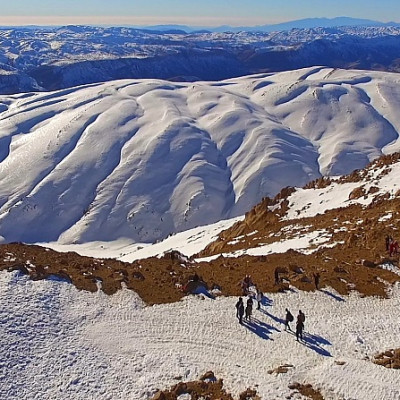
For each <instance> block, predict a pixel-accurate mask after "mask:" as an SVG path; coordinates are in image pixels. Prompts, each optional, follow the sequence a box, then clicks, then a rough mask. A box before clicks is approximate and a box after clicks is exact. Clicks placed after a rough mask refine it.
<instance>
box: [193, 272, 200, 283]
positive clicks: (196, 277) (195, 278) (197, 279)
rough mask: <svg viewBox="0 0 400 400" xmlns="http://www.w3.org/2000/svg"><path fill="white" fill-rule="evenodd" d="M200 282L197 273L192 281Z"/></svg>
mask: <svg viewBox="0 0 400 400" xmlns="http://www.w3.org/2000/svg"><path fill="white" fill-rule="evenodd" d="M199 280H200V277H199V276H198V275H197V272H195V273H194V275H193V277H192V281H193V282H198V281H199Z"/></svg>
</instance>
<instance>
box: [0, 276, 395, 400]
mask: <svg viewBox="0 0 400 400" xmlns="http://www.w3.org/2000/svg"><path fill="white" fill-rule="evenodd" d="M235 302H236V299H235V298H217V299H216V300H211V299H208V298H205V299H202V298H201V297H197V296H191V297H187V298H185V299H184V300H182V301H181V302H178V303H174V304H170V305H160V306H152V307H145V306H144V305H143V303H142V302H141V301H140V300H139V298H138V297H137V295H136V294H135V293H133V292H131V291H127V290H122V291H120V292H118V293H117V294H115V295H113V296H111V297H107V296H106V295H104V294H103V293H102V292H97V293H94V294H93V293H88V292H81V291H78V290H76V289H75V288H74V287H73V286H72V285H69V284H67V283H65V282H59V281H51V280H50V281H36V282H34V281H29V280H27V278H26V277H24V276H20V275H18V273H16V272H14V273H7V272H1V273H0V318H1V321H2V324H1V328H0V329H1V335H0V343H1V346H0V359H1V367H2V368H1V373H0V398H2V399H9V400H16V399H32V398H40V399H43V400H45V399H55V398H57V399H71V398H79V399H93V398H96V399H99V400H102V399H120V400H124V399H126V400H128V399H129V400H131V399H137V400H145V399H148V398H150V397H151V396H152V395H153V394H154V393H155V392H156V391H157V389H166V388H168V387H170V386H172V385H174V384H175V383H176V382H177V381H176V377H178V376H180V377H182V380H184V381H186V380H195V379H198V378H199V376H200V375H201V374H203V373H204V372H205V371H208V370H213V371H214V372H215V374H216V376H218V377H220V378H223V379H224V384H225V387H226V389H227V390H228V391H230V392H232V393H233V394H234V395H236V396H237V395H238V393H240V392H242V391H243V390H245V389H246V388H247V387H252V388H256V389H257V391H258V394H259V395H260V396H261V399H263V400H267V399H271V398H275V399H284V398H288V396H290V395H291V394H292V393H293V390H290V389H289V388H288V385H289V384H290V383H292V382H296V381H297V382H301V383H310V384H312V385H313V387H315V388H318V389H319V390H320V391H321V393H322V395H323V396H324V398H325V399H328V400H329V399H332V400H338V399H354V400H380V399H385V400H396V399H398V398H399V397H400V376H399V373H398V370H391V369H387V368H384V367H381V366H377V365H375V364H373V363H372V362H371V361H370V358H371V357H372V356H373V355H374V354H375V353H377V352H381V351H383V350H385V349H387V348H390V347H395V346H397V345H398V337H399V334H400V328H399V327H400V314H399V308H400V291H399V288H398V287H396V288H395V289H394V291H393V294H392V298H391V299H388V300H383V299H377V298H360V297H358V296H357V295H351V296H349V297H340V296H338V295H337V294H336V293H334V292H333V291H329V289H326V290H321V291H319V292H317V293H302V292H298V291H297V290H293V291H292V292H291V293H289V294H275V295H268V298H267V299H266V301H265V302H264V305H263V307H262V310H261V311H254V319H253V320H252V322H251V323H249V324H245V325H244V326H240V325H239V324H238V322H237V320H236V317H235V307H234V304H235ZM315 304H318V307H315ZM286 307H288V308H289V309H291V310H292V312H293V313H297V310H298V309H299V308H301V309H302V310H303V311H304V312H305V314H306V324H305V330H306V334H305V342H304V343H298V342H296V340H295V337H294V336H293V334H291V333H287V332H284V330H283V324H282V322H283V321H282V318H283V316H284V310H285V308H286ZM337 362H340V364H338V363H337ZM283 364H291V365H293V367H291V368H289V371H288V373H286V374H280V375H276V374H269V373H268V371H269V370H271V369H274V368H276V367H278V366H280V365H283ZM185 398H186V397H185ZM293 398H298V399H300V398H301V397H300V396H299V395H297V397H293Z"/></svg>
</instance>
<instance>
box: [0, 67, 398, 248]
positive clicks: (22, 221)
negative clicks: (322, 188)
mask: <svg viewBox="0 0 400 400" xmlns="http://www.w3.org/2000/svg"><path fill="white" fill-rule="evenodd" d="M398 82H399V78H398V76H397V75H395V74H388V73H379V72H375V73H367V72H365V71H342V70H333V69H327V68H323V67H314V68H309V69H304V70H298V71H292V72H284V73H279V74H264V75H259V76H249V77H246V78H237V79H232V80H227V81H224V82H217V83H207V82H201V83H196V84H189V83H171V82H166V81H153V80H143V81H117V82H113V83H104V84H93V85H87V86H86V87H78V88H72V89H67V90H63V91H59V92H53V93H42V94H40V93H37V94H30V95H16V96H8V97H7V96H1V97H0V103H1V107H2V108H1V109H2V112H1V114H0V128H1V129H0V131H1V132H2V134H1V137H0V143H1V152H0V160H1V166H2V169H1V172H0V234H1V235H2V236H3V237H4V238H5V240H6V241H25V242H37V241H45V242H46V241H55V240H60V241H63V242H65V243H72V242H87V241H94V240H104V241H108V240H115V239H118V238H122V237H126V238H130V239H133V240H134V241H138V242H147V243H148V242H153V241H156V240H160V239H162V238H165V237H166V236H168V235H169V234H170V233H173V232H179V231H184V230H187V229H190V228H193V227H195V226H199V225H204V224H205V223H206V224H208V223H213V222H216V221H218V220H221V219H226V218H231V217H235V216H238V215H243V214H244V213H245V212H246V211H248V210H249V209H250V208H251V207H252V206H253V205H255V204H257V203H258V202H259V201H260V200H261V198H262V197H265V196H266V195H275V194H276V193H278V192H279V191H280V190H281V188H282V187H285V186H294V185H297V186H298V185H300V186H302V185H305V184H306V183H308V182H309V181H312V180H314V179H316V178H319V177H321V176H332V175H340V174H343V173H346V172H347V173H349V172H351V171H353V170H354V169H356V168H362V167H364V166H365V165H366V164H368V162H370V161H372V160H373V159H375V158H377V157H379V156H380V155H382V154H383V153H393V152H395V151H398V150H399V146H400V142H399V134H398V132H399V130H400V120H399V117H398V113H397V108H398V104H399V102H400V93H398V90H397V89H396V88H398V87H399V85H398ZM28 154H29V157H27V155H28ZM350 155H351V156H350Z"/></svg>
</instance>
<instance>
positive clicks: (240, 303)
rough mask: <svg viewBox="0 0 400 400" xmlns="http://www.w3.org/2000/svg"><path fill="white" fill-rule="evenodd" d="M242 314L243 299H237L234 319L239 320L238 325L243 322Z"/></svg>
mask: <svg viewBox="0 0 400 400" xmlns="http://www.w3.org/2000/svg"><path fill="white" fill-rule="evenodd" d="M243 314H244V304H243V299H242V298H241V297H239V300H238V302H237V303H236V317H237V319H238V320H239V323H240V324H241V323H242V320H243Z"/></svg>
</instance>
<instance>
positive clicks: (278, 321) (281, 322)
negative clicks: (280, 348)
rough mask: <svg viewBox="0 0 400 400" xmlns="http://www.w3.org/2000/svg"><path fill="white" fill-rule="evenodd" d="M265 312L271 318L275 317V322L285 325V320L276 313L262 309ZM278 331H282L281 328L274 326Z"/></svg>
mask: <svg viewBox="0 0 400 400" xmlns="http://www.w3.org/2000/svg"><path fill="white" fill-rule="evenodd" d="M260 311H261V312H262V313H263V314H265V315H266V316H268V317H270V318H271V319H273V320H274V321H275V322H277V323H278V324H283V325H285V320H284V319H282V318H279V317H276V316H275V315H273V314H271V313H269V312H268V311H265V310H260ZM273 328H274V329H275V330H276V331H278V332H280V330H279V329H277V328H275V327H273Z"/></svg>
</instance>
